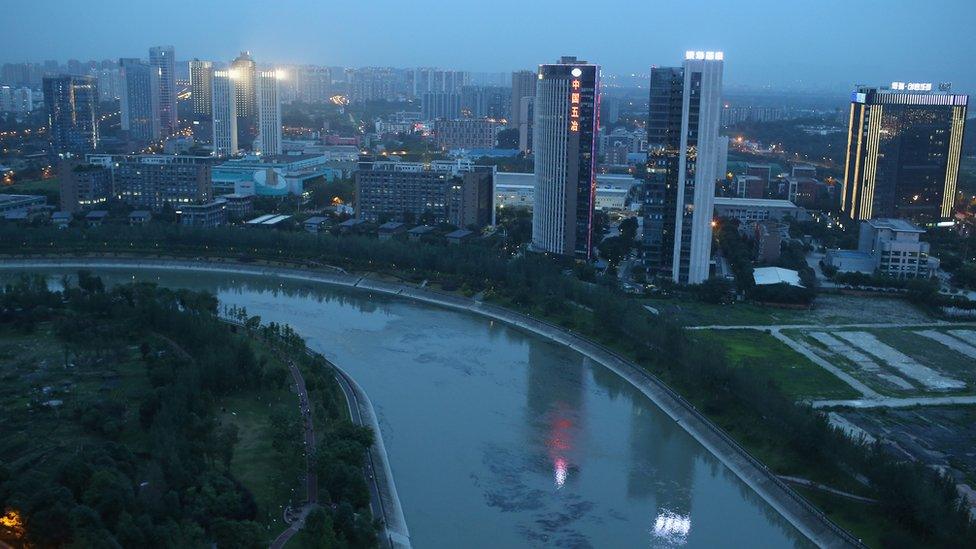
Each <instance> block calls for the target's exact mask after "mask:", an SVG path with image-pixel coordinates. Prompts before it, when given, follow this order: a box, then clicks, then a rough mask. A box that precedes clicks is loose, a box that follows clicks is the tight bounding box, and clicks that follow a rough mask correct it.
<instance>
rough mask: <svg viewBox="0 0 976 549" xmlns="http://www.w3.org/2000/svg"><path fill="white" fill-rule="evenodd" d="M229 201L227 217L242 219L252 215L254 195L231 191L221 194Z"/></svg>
mask: <svg viewBox="0 0 976 549" xmlns="http://www.w3.org/2000/svg"><path fill="white" fill-rule="evenodd" d="M220 198H223V199H224V200H226V201H227V217H228V218H230V219H242V218H244V217H247V216H249V215H251V211H252V210H253V209H254V195H245V194H237V193H230V194H224V195H221V196H220Z"/></svg>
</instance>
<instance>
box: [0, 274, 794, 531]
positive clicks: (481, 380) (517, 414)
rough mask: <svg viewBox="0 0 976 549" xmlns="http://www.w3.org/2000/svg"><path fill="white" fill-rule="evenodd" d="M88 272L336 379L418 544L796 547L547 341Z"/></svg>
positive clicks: (606, 382) (318, 295)
mask: <svg viewBox="0 0 976 549" xmlns="http://www.w3.org/2000/svg"><path fill="white" fill-rule="evenodd" d="M50 272H52V273H55V274H54V276H53V279H52V280H57V277H58V276H59V275H60V272H61V271H56V270H54V271H50ZM6 273H9V271H7V272H6ZM4 274H5V271H2V270H0V277H2V276H3V275H4ZM98 274H101V275H103V277H104V278H105V279H106V282H109V283H111V282H121V281H128V280H132V279H133V278H132V277H133V276H134V277H135V278H136V279H140V280H154V281H156V282H158V283H160V284H164V285H167V286H172V287H186V288H191V289H207V290H210V291H213V292H215V293H216V294H217V296H218V297H219V299H220V300H221V303H222V304H224V305H228V306H239V307H240V306H243V307H246V308H247V310H248V312H249V313H250V314H252V315H260V316H261V317H262V319H263V320H264V321H274V322H282V323H287V324H290V325H292V326H293V327H294V328H295V329H296V330H297V331H298V332H299V333H300V334H302V335H303V336H304V337H305V338H306V339H307V340H308V343H309V346H311V347H312V348H313V349H315V350H317V351H320V352H322V353H323V354H324V355H325V356H327V357H328V358H330V359H331V360H333V361H335V362H336V363H337V364H339V365H341V366H342V367H343V368H345V369H346V370H347V371H349V372H350V373H351V374H352V375H353V377H355V378H356V379H357V381H358V382H359V383H360V384H361V385H362V386H363V387H364V388H365V389H366V391H367V392H368V393H369V395H370V398H371V400H372V401H373V404H374V406H375V407H376V410H377V415H378V417H379V420H380V427H381V430H382V434H383V437H384V440H385V442H386V447H387V450H388V451H389V452H390V461H391V466H392V469H393V472H394V475H395V477H396V484H397V488H398V491H399V494H400V498H401V501H402V502H403V504H404V511H405V514H406V518H407V523H408V525H409V528H410V532H411V535H412V538H413V541H414V544H415V545H416V546H417V547H519V546H561V547H675V546H688V547H728V546H748V547H784V546H795V545H807V543H806V541H805V540H803V539H802V538H800V537H799V536H798V534H797V532H796V531H795V530H794V529H793V528H792V527H791V526H790V525H788V524H787V523H786V522H785V521H784V520H783V519H782V517H780V516H779V515H778V514H777V513H776V512H775V511H774V510H773V509H772V508H770V507H769V506H768V505H766V504H765V503H764V502H763V501H762V500H761V499H760V498H759V497H758V496H757V495H756V494H755V493H754V492H752V491H751V490H750V489H749V488H748V487H747V486H746V485H745V484H743V483H742V482H740V481H739V480H738V479H737V478H736V477H735V476H734V475H733V474H731V472H729V471H728V470H727V469H726V468H725V467H724V466H722V465H721V463H720V462H719V461H718V460H716V459H715V458H714V456H712V455H711V454H709V453H708V452H707V451H705V450H704V449H703V448H702V447H701V445H699V444H698V443H697V442H695V441H694V439H692V438H691V437H690V436H688V435H687V434H686V433H685V432H684V431H683V430H682V429H681V428H680V427H678V426H677V425H675V423H674V422H673V421H672V420H670V419H669V418H668V417H667V416H666V415H665V414H663V413H662V412H661V411H660V410H658V409H657V408H656V407H655V406H654V405H653V404H652V403H651V402H650V401H648V400H647V399H646V398H645V397H644V396H643V395H642V394H640V393H639V392H638V391H637V390H635V389H634V388H633V387H631V386H630V385H628V384H626V383H624V382H623V381H622V380H620V379H619V378H618V377H617V376H616V375H615V374H613V373H612V372H610V371H609V370H606V369H605V368H603V367H600V366H598V365H594V364H592V363H591V362H590V361H589V360H587V359H585V358H583V357H582V356H581V355H579V354H578V353H575V352H573V351H571V350H569V349H566V348H565V347H562V346H560V345H557V344H554V343H552V342H550V341H548V340H544V339H542V338H539V337H535V336H533V335H530V334H526V333H524V332H521V331H519V330H516V329H512V328H510V327H508V326H506V325H503V324H500V323H497V322H491V321H488V320H485V319H481V318H478V317H475V316H472V315H466V314H461V313H456V312H452V311H447V310H442V309H438V308H434V307H430V306H426V305H421V304H416V303H412V302H408V301H402V300H398V299H392V298H389V297H385V296H376V295H369V294H367V293H363V292H360V291H358V290H347V289H339V288H333V287H329V286H325V285H317V284H311V283H304V282H292V281H286V280H281V279H276V278H273V277H263V278H262V277H249V276H239V275H235V276H230V275H222V274H217V273H202V274H197V273H193V274H190V273H185V272H176V271H174V272H170V271H165V270H157V271H151V272H150V271H136V272H134V273H133V272H128V271H125V270H115V269H110V270H99V271H98ZM52 283H53V282H52ZM58 285H59V284H58ZM692 526H694V527H692Z"/></svg>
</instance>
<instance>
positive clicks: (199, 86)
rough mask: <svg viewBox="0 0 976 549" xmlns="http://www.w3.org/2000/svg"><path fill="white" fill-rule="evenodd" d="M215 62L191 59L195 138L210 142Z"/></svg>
mask: <svg viewBox="0 0 976 549" xmlns="http://www.w3.org/2000/svg"><path fill="white" fill-rule="evenodd" d="M213 73H214V68H213V63H212V62H210V61H200V60H199V59H194V60H193V61H190V102H191V103H192V104H193V115H192V120H191V121H190V124H191V127H192V128H193V140H194V141H197V142H200V143H210V142H211V140H212V139H213V110H212V107H213Z"/></svg>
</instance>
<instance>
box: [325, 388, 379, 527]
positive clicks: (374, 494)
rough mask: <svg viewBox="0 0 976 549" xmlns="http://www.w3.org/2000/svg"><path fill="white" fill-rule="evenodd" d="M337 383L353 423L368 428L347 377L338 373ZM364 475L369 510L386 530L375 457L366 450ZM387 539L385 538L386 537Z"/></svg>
mask: <svg viewBox="0 0 976 549" xmlns="http://www.w3.org/2000/svg"><path fill="white" fill-rule="evenodd" d="M336 381H338V382H339V387H340V388H342V392H343V394H345V395H346V404H347V405H348V406H349V417H350V418H351V419H352V422H353V423H355V424H356V425H361V426H367V425H366V424H365V423H364V422H363V415H362V413H360V411H359V405H358V403H359V401H358V399H357V398H356V393H355V391H353V389H352V387H350V386H349V382H348V381H347V380H346V377H345V375H343V374H342V373H339V372H338V370H337V371H336ZM363 474H364V475H366V479H367V482H366V484H368V485H369V508H370V511H372V513H373V516H374V517H376V518H377V519H379V520H380V522H382V523H384V529H385V528H386V526H385V523H386V521H385V520H384V517H385V516H386V514H385V513H384V512H383V501H382V500H381V499H380V490H379V487H378V486H377V485H376V474H375V473H373V457H372V452H371V451H370V450H369V449H367V450H366V464H365V465H364V466H363ZM384 537H385V536H384Z"/></svg>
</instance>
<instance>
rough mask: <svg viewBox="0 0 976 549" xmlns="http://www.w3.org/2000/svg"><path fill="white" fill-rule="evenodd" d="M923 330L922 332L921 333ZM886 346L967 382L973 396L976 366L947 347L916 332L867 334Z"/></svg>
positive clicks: (962, 355) (871, 331)
mask: <svg viewBox="0 0 976 549" xmlns="http://www.w3.org/2000/svg"><path fill="white" fill-rule="evenodd" d="M921 329H922V328H919V330H921ZM867 331H868V332H870V333H871V334H873V335H874V336H875V337H877V338H878V339H879V340H881V341H882V342H883V343H885V344H887V345H890V346H891V347H893V348H895V349H897V350H898V351H900V352H902V353H904V354H906V355H908V356H910V357H912V358H913V359H915V361H916V362H918V363H919V364H922V365H924V366H928V367H929V368H932V369H933V370H935V371H937V372H942V373H944V374H946V375H948V376H950V377H953V378H956V379H960V380H962V381H965V382H966V383H967V384H968V385H969V386H970V389H968V390H967V392H972V387H973V385H974V383H976V366H974V364H973V359H971V358H969V357H968V356H966V355H964V354H962V353H959V352H957V351H954V350H952V349H950V348H949V347H946V346H945V345H943V344H941V343H939V342H938V341H935V340H934V339H929V338H927V337H925V336H922V335H918V334H916V333H914V332H915V330H914V329H905V328H899V329H888V330H867Z"/></svg>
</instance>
